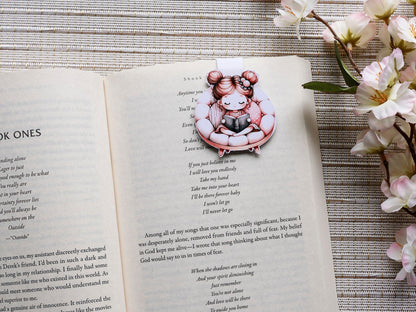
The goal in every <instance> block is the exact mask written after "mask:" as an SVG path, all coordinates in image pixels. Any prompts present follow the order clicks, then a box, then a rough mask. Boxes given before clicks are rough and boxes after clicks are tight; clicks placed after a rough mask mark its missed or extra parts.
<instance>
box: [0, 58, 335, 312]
mask: <svg viewBox="0 0 416 312" xmlns="http://www.w3.org/2000/svg"><path fill="white" fill-rule="evenodd" d="M244 65H245V67H246V68H247V69H252V70H254V71H256V73H257V74H258V75H259V77H260V78H259V82H258V83H259V85H260V86H261V88H262V90H263V91H264V92H266V93H267V95H268V96H269V97H270V99H271V101H272V102H273V104H274V108H275V116H276V129H275V131H274V134H273V136H272V137H271V139H270V140H269V141H268V142H267V143H266V144H264V145H263V146H262V152H261V154H260V155H258V154H255V153H250V152H248V151H246V152H232V153H230V154H225V155H224V156H223V157H221V158H220V157H219V156H218V151H217V150H216V149H214V148H212V147H210V146H209V145H208V144H206V143H205V142H203V141H202V140H201V138H200V137H199V135H198V131H197V129H196V128H195V121H194V114H195V110H194V107H195V105H196V102H197V99H198V98H199V96H200V95H201V94H202V92H203V91H204V90H205V89H206V88H207V85H206V74H207V73H208V72H209V71H210V70H212V69H215V67H216V63H215V61H197V62H192V63H178V64H172V65H156V66H152V67H144V68H140V69H134V70H128V71H124V72H120V73H117V74H113V75H111V76H109V77H106V78H103V77H100V76H99V75H96V74H93V73H89V72H82V71H76V70H33V71H22V72H14V73H2V74H0V311H10V312H11V311H29V310H33V311H58V312H70V311H71V312H83V311H84V312H88V311H116V312H123V311H127V312H134V311H144V312H148V311H160V312H162V311H163V312H165V311H170V312H176V311H178V312H179V311H181V312H184V311H189V312H195V311H201V312H220V311H221V312H222V311H250V312H253V311H270V312H271V311H273V312H275V311H302V312H305V311H313V312H318V311H319V312H324V311H328V312H333V311H337V309H338V307H337V299H336V292H335V283H334V277H333V275H334V273H333V268H332V258H331V252H330V240H329V230H328V221H327V216H326V206H325V195H324V191H323V180H322V169H321V163H320V154H319V142H318V135H317V127H316V118H315V111H314V102H313V94H312V93H311V92H308V91H305V90H303V89H302V88H301V84H302V83H304V82H306V81H308V80H309V79H310V78H311V77H310V69H309V63H308V62H306V61H304V60H301V59H300V58H297V57H284V58H253V59H246V60H244ZM237 130H239V129H237Z"/></svg>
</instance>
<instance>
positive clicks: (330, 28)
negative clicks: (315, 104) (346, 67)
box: [310, 10, 361, 76]
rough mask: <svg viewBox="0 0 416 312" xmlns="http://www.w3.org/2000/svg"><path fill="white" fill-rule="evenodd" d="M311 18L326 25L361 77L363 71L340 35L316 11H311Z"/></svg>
mask: <svg viewBox="0 0 416 312" xmlns="http://www.w3.org/2000/svg"><path fill="white" fill-rule="evenodd" d="M310 15H311V17H313V18H314V19H316V20H317V21H319V22H321V23H322V24H324V25H325V26H326V27H327V28H328V29H329V31H330V32H331V33H332V35H333V36H334V39H335V40H336V41H338V42H339V44H340V45H341V47H342V49H343V50H344V51H345V53H346V54H347V57H348V60H349V61H350V63H351V65H352V67H353V68H354V70H355V71H356V72H357V73H358V75H360V76H361V70H360V69H359V68H358V66H357V64H356V63H355V62H354V59H353V57H352V53H351V50H350V49H348V47H347V46H346V45H345V43H344V42H342V40H341V38H340V37H338V35H337V34H336V33H335V31H334V30H333V29H332V27H331V26H330V25H329V23H328V22H327V21H325V20H324V19H322V18H321V17H320V16H319V15H318V14H316V13H315V11H313V10H312V11H311V13H310Z"/></svg>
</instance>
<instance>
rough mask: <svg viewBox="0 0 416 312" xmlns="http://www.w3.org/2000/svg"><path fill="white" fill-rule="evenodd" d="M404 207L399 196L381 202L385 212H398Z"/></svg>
mask: <svg viewBox="0 0 416 312" xmlns="http://www.w3.org/2000/svg"><path fill="white" fill-rule="evenodd" d="M402 207H403V202H402V201H401V200H400V198H397V197H390V198H388V199H386V200H385V201H384V202H382V203H381V209H382V210H383V211H384V212H396V211H399V210H400V209H402Z"/></svg>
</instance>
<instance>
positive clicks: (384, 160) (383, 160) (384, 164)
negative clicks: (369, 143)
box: [379, 151, 390, 187]
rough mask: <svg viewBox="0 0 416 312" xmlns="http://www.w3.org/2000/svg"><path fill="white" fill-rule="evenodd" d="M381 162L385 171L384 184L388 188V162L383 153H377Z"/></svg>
mask: <svg viewBox="0 0 416 312" xmlns="http://www.w3.org/2000/svg"><path fill="white" fill-rule="evenodd" d="M379 155H380V159H381V162H382V163H383V166H384V168H385V169H386V182H387V184H388V186H389V187H390V169H389V162H388V161H387V159H386V155H385V154H384V151H382V152H380V153H379Z"/></svg>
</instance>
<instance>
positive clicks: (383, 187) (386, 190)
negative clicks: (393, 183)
mask: <svg viewBox="0 0 416 312" xmlns="http://www.w3.org/2000/svg"><path fill="white" fill-rule="evenodd" d="M380 189H381V191H382V192H383V194H384V196H386V197H390V196H391V193H390V186H389V184H388V183H387V181H386V180H383V182H381V186H380Z"/></svg>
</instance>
